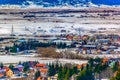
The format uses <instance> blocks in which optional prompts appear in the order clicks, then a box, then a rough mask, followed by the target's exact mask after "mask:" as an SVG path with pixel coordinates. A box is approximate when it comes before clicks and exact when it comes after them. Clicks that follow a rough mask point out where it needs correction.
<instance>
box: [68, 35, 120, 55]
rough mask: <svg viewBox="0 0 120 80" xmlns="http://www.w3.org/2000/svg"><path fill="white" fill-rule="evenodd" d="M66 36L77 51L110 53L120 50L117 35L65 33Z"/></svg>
mask: <svg viewBox="0 0 120 80" xmlns="http://www.w3.org/2000/svg"><path fill="white" fill-rule="evenodd" d="M66 38H67V40H69V41H73V44H74V45H76V48H78V50H77V51H78V52H79V53H82V54H93V53H94V54H97V53H100V54H111V53H119V52H120V36H119V35H93V36H89V35H83V36H73V35H67V36H66Z"/></svg>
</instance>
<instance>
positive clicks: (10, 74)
mask: <svg viewBox="0 0 120 80" xmlns="http://www.w3.org/2000/svg"><path fill="white" fill-rule="evenodd" d="M26 63H27V65H28V66H29V67H28V66H27V67H26ZM25 68H28V69H27V71H24V69H25ZM36 71H40V73H41V76H40V77H39V78H40V79H38V80H41V78H46V77H47V73H48V66H47V65H46V64H40V63H37V64H36V62H34V61H29V62H25V63H22V64H16V65H13V66H10V65H9V66H7V65H6V66H3V67H1V68H0V80H6V79H10V80H12V79H19V78H29V77H30V76H31V78H32V79H31V80H33V79H34V74H35V72H36Z"/></svg>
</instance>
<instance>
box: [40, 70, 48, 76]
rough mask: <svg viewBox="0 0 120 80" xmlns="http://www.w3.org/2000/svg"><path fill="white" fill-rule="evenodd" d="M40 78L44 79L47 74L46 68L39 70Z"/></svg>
mask: <svg viewBox="0 0 120 80" xmlns="http://www.w3.org/2000/svg"><path fill="white" fill-rule="evenodd" d="M40 72H41V76H43V77H46V76H47V73H48V68H40Z"/></svg>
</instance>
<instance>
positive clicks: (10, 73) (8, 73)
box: [6, 69, 13, 77]
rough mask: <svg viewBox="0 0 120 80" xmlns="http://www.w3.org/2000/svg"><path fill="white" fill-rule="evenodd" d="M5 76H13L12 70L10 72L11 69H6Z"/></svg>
mask: <svg viewBox="0 0 120 80" xmlns="http://www.w3.org/2000/svg"><path fill="white" fill-rule="evenodd" d="M6 76H8V77H12V76H13V72H12V70H11V69H9V70H7V71H6Z"/></svg>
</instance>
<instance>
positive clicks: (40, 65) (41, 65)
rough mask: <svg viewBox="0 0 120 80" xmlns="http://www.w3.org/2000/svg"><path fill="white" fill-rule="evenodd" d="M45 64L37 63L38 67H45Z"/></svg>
mask: <svg viewBox="0 0 120 80" xmlns="http://www.w3.org/2000/svg"><path fill="white" fill-rule="evenodd" d="M44 66H45V64H36V67H44Z"/></svg>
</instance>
